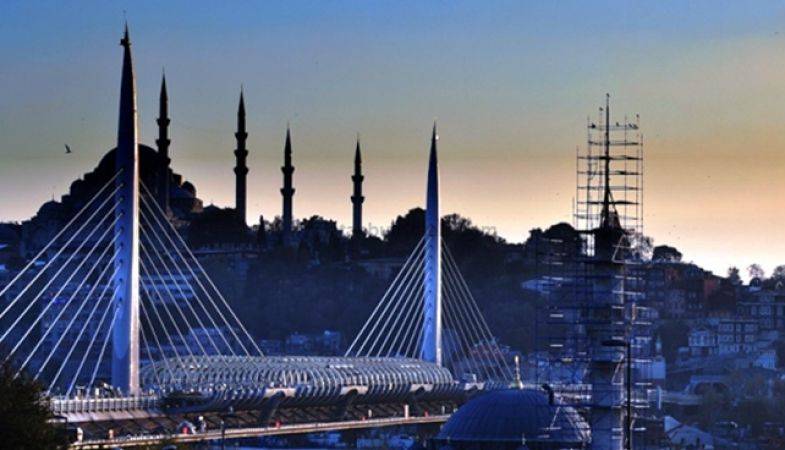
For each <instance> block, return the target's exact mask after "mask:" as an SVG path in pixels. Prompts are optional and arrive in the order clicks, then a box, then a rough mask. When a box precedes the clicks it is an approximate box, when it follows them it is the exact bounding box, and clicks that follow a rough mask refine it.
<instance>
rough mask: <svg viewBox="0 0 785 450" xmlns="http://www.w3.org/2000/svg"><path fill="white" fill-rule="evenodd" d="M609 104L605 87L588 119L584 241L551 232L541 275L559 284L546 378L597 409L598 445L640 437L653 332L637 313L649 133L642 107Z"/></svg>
mask: <svg viewBox="0 0 785 450" xmlns="http://www.w3.org/2000/svg"><path fill="white" fill-rule="evenodd" d="M609 109H610V102H609V97H606V104H605V105H604V107H601V108H599V114H598V117H597V118H596V120H592V119H591V118H589V119H587V126H586V128H587V143H586V146H585V147H584V148H582V149H581V148H577V149H576V197H575V202H574V206H573V207H574V210H573V226H574V228H575V230H576V232H577V236H578V238H577V239H578V242H577V243H570V242H564V241H563V240H562V239H558V238H557V239H551V240H549V241H548V242H547V247H548V252H547V254H545V255H544V256H543V257H542V259H543V260H544V261H543V262H544V264H543V274H542V276H543V278H545V279H546V280H547V282H548V285H549V286H550V287H549V289H548V291H547V292H548V295H547V299H546V304H545V306H544V308H542V311H541V312H540V314H539V315H538V323H544V324H547V326H544V327H543V326H541V325H538V332H537V341H538V344H537V346H538V350H539V351H540V353H539V354H540V355H542V356H541V358H540V359H543V358H545V361H543V363H544V364H545V370H538V373H537V376H538V381H539V382H543V383H548V384H552V385H556V386H558V387H559V389H562V390H566V391H570V393H571V395H569V396H568V397H569V398H568V399H566V400H565V401H566V402H568V403H570V404H572V405H573V406H576V407H578V408H581V409H583V410H584V411H586V413H587V414H588V415H589V422H590V424H591V428H592V448H595V449H619V448H622V447H625V448H627V447H628V446H631V437H630V436H631V434H632V433H628V432H627V430H631V429H632V428H633V425H632V422H633V418H634V416H635V411H636V410H637V409H640V408H644V407H646V404H645V402H643V401H640V400H639V399H642V398H645V392H643V389H644V388H645V386H646V384H645V383H643V382H640V380H636V378H639V377H637V376H636V375H635V373H636V371H638V370H639V368H640V367H642V366H643V365H645V364H647V362H646V360H645V358H643V357H642V355H641V352H640V351H639V348H640V347H641V342H643V340H645V338H647V337H648V330H646V329H645V327H646V324H645V323H644V322H642V321H639V320H638V319H637V317H638V315H639V313H640V312H641V307H640V306H638V304H639V303H640V301H641V299H642V295H643V286H642V282H643V277H642V276H641V267H642V266H641V264H640V262H641V261H642V259H643V258H644V257H645V256H646V255H645V254H644V253H646V250H645V248H646V245H645V243H646V240H645V239H644V238H643V134H642V132H641V129H640V118H639V116H638V115H636V116H635V119H634V120H633V121H630V120H629V119H628V118H627V117H626V116H625V117H624V119H623V121H621V122H615V121H614V122H612V121H611V116H610V110H609ZM570 245H574V247H573V248H572V249H571V248H569V246H570ZM571 251H572V253H570V252H571ZM576 253H577V254H576ZM640 315H641V316H643V317H646V314H640ZM628 361H629V363H628ZM575 385H578V386H581V388H579V389H575V387H574V386H575ZM565 398H567V397H565ZM630 448H631V447H630Z"/></svg>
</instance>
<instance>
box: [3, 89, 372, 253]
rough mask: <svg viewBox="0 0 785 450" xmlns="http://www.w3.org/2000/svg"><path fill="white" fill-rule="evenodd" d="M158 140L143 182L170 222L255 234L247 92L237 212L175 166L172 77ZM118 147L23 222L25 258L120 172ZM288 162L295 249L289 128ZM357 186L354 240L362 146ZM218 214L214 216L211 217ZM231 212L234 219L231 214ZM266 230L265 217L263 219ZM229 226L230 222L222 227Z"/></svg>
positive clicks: (239, 134) (148, 150)
mask: <svg viewBox="0 0 785 450" xmlns="http://www.w3.org/2000/svg"><path fill="white" fill-rule="evenodd" d="M156 123H157V126H158V137H157V138H156V140H155V148H152V147H150V146H147V145H144V144H141V143H140V144H139V173H140V178H141V182H142V184H143V185H144V186H145V187H146V189H148V190H149V191H150V194H151V195H152V196H154V197H155V199H156V202H157V203H158V205H159V206H160V208H161V209H162V210H163V211H165V212H166V214H167V215H168V216H169V218H170V221H171V222H172V223H173V224H174V225H175V227H176V228H177V229H178V230H179V231H180V232H181V233H183V234H187V233H188V231H189V226H190V225H191V224H192V223H194V222H204V221H205V220H208V221H209V220H216V219H215V217H220V218H219V219H217V220H223V221H224V222H225V221H227V220H228V221H229V222H231V224H229V225H230V227H231V230H232V232H233V233H231V234H234V235H241V237H242V236H250V233H251V229H250V228H249V227H248V225H247V224H246V214H247V187H246V186H247V185H246V183H247V181H246V180H247V177H248V172H249V170H248V166H247V165H246V158H247V156H248V149H247V148H246V140H247V138H248V133H247V131H246V113H245V99H244V95H243V92H242V90H241V92H240V100H239V105H238V109H237V131H236V132H235V133H234V136H235V139H236V149H235V150H234V156H235V167H234V174H235V205H234V208H233V209H228V210H220V209H219V208H217V207H214V206H207V207H205V206H204V203H203V201H202V200H201V199H200V198H199V197H198V196H197V191H196V187H195V186H194V185H193V184H192V183H191V182H189V181H187V180H185V179H184V178H183V176H182V175H180V174H178V173H176V172H174V170H172V168H171V158H170V156H169V147H170V145H171V140H170V139H169V125H170V123H171V119H170V117H169V97H168V94H167V91H166V77H165V76H164V77H163V78H162V80H161V90H160V96H159V109H158V118H157V119H156ZM115 151H116V150H115V149H111V150H109V152H107V153H106V154H105V155H104V157H103V158H102V159H101V161H100V163H99V164H98V166H97V167H96V168H95V169H93V171H91V172H89V173H86V174H85V175H84V176H83V177H82V178H80V179H78V180H76V181H74V182H73V183H71V186H70V188H69V190H68V193H67V194H65V195H63V196H62V198H61V199H60V201H55V200H54V199H53V200H51V201H49V202H46V203H44V204H43V205H42V206H41V208H40V209H39V210H38V212H37V213H36V214H35V215H34V216H33V217H32V218H31V219H29V220H27V221H25V222H23V223H22V224H21V227H20V231H19V242H20V249H19V250H20V255H21V256H22V257H29V256H31V255H33V254H35V253H36V252H37V251H38V250H40V249H41V248H43V246H44V245H46V243H47V242H49V241H50V240H51V239H52V238H53V237H54V236H55V235H56V234H57V232H58V231H59V230H60V229H62V228H63V226H64V225H65V224H66V223H67V222H68V220H70V218H71V217H73V216H74V215H75V214H76V213H77V211H79V210H80V209H81V207H82V206H83V205H84V204H85V203H87V202H88V201H89V199H90V198H92V197H93V195H94V194H95V193H96V192H97V191H98V190H99V189H100V188H101V187H102V186H104V185H105V184H106V183H107V182H108V181H109V180H110V179H111V177H112V176H113V175H114V173H115ZM283 153H284V155H283V156H284V163H283V166H282V167H281V172H282V174H283V186H282V188H281V197H282V211H281V219H280V224H281V226H280V230H276V231H277V233H278V234H279V236H276V239H277V241H278V242H281V243H283V244H285V245H292V244H294V243H295V241H296V233H295V231H296V230H295V219H294V216H293V207H294V194H295V189H294V180H293V175H294V169H295V168H294V165H293V164H292V139H291V130H290V129H289V128H288V127H287V130H286V139H285V143H284V152H283ZM351 180H352V183H353V191H352V196H351V197H350V199H351V203H352V238H358V237H360V236H363V229H362V205H363V202H364V200H365V197H364V196H363V193H362V183H363V180H364V176H363V174H362V158H361V154H360V142H359V139H358V141H357V147H356V150H355V157H354V174H353V175H352V176H351ZM210 213H213V214H212V216H213V217H211V218H208V216H210V215H211V214H210ZM226 213H228V217H227V214H226ZM259 220H260V223H261V224H262V226H263V220H264V219H263V218H262V217H260V219H259ZM222 225H224V229H225V228H226V227H225V225H226V224H225V223H224V224H222Z"/></svg>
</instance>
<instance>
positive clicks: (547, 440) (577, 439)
mask: <svg viewBox="0 0 785 450" xmlns="http://www.w3.org/2000/svg"><path fill="white" fill-rule="evenodd" d="M589 436H590V433H589V426H588V424H587V423H586V421H585V420H584V419H583V418H582V417H581V416H580V415H579V414H578V412H577V411H576V410H575V409H574V408H572V407H570V406H565V405H561V404H559V403H558V401H553V399H552V397H549V395H548V393H546V392H545V391H543V390H540V389H505V390H498V391H491V392H488V393H486V394H483V395H481V396H479V397H477V398H475V399H473V400H471V401H469V402H468V403H466V404H465V405H463V406H461V407H460V408H459V409H458V411H456V412H455V414H453V415H452V417H451V418H450V420H448V421H447V423H445V424H444V426H443V427H442V429H441V431H440V432H439V434H438V435H437V436H436V437H435V438H434V443H435V444H436V447H437V448H440V449H456V450H457V449H469V448H471V449H474V448H498V449H528V450H550V449H584V448H587V447H588V444H589Z"/></svg>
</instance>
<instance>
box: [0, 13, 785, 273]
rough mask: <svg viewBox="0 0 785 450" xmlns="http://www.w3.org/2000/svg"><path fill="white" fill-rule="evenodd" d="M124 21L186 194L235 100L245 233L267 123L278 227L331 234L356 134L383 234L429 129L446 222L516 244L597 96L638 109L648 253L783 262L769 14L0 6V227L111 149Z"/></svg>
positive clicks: (207, 179)
mask: <svg viewBox="0 0 785 450" xmlns="http://www.w3.org/2000/svg"><path fill="white" fill-rule="evenodd" d="M123 11H125V15H126V17H127V19H128V21H129V23H130V26H131V33H132V41H133V43H134V48H133V50H134V57H135V64H136V72H137V79H138V88H139V109H140V127H141V138H142V142H145V143H147V144H150V145H152V144H153V142H154V139H155V125H154V119H155V114H156V101H157V96H158V85H159V83H160V77H161V72H162V70H164V69H165V70H166V75H167V80H168V87H169V94H170V110H171V115H172V126H171V135H172V147H171V153H172V157H173V160H174V162H173V165H174V168H175V169H176V170H177V171H178V172H180V173H182V174H183V175H184V176H185V177H186V178H187V179H189V180H191V181H192V182H194V184H196V186H197V188H198V189H199V195H200V197H202V198H203V199H204V200H205V201H206V202H208V203H209V202H213V203H216V204H218V205H227V206H228V205H231V204H232V203H233V200H232V195H233V194H232V192H233V179H232V172H231V167H232V164H233V157H232V153H231V152H232V150H233V148H234V138H233V135H232V133H233V131H234V120H235V111H236V104H237V96H238V91H239V88H240V85H241V84H242V85H244V86H245V93H246V102H247V109H248V122H249V123H248V129H249V130H248V131H249V135H250V136H249V140H248V146H249V149H250V152H251V153H250V155H249V162H248V163H249V166H250V170H251V172H250V173H249V221H251V222H255V221H256V220H257V218H258V215H259V214H264V215H265V217H268V218H271V217H273V216H274V215H276V214H279V211H280V194H279V193H278V187H279V186H280V182H281V175H280V171H279V166H280V164H281V157H282V155H281V149H282V146H283V137H284V130H285V127H286V123H287V122H290V123H291V126H292V133H293V142H294V159H295V165H296V167H297V171H296V172H295V187H296V188H297V195H296V197H295V214H296V215H297V216H299V217H303V216H308V215H311V214H321V215H324V216H326V217H331V218H335V219H337V220H339V222H341V223H343V224H348V223H350V214H351V209H350V204H349V200H348V197H349V195H350V190H351V185H350V181H349V175H350V171H351V158H352V154H353V150H354V139H355V135H356V133H358V132H359V133H360V134H361V136H362V142H363V149H364V161H365V170H366V183H365V190H366V197H367V200H366V203H365V206H366V219H367V221H368V222H371V223H373V224H375V225H377V226H385V225H387V224H388V223H389V222H390V220H391V219H392V218H393V217H394V215H396V214H399V213H401V212H403V211H405V210H406V209H408V208H409V207H411V206H415V205H421V204H422V203H423V198H424V184H425V163H426V157H427V155H426V152H427V146H428V134H429V130H430V126H431V123H432V121H433V120H434V118H438V120H439V129H440V134H441V141H440V143H441V157H442V186H443V192H444V194H443V197H444V201H443V205H444V209H445V212H447V211H450V212H451V211H456V212H459V213H461V214H464V215H466V216H468V217H470V218H472V219H473V220H474V221H475V222H476V223H478V224H480V225H485V226H495V227H496V228H497V230H498V231H499V233H500V234H501V235H502V236H504V237H505V238H507V239H509V240H511V241H522V240H523V239H525V237H526V235H527V233H528V230H529V229H530V228H532V227H536V226H547V225H549V224H551V223H554V222H556V221H559V220H569V218H570V217H569V214H570V211H571V207H570V204H571V199H572V197H573V196H574V164H575V161H574V149H575V146H577V145H582V143H583V141H585V131H584V128H583V127H584V124H585V120H586V116H587V115H589V114H593V113H594V112H595V111H596V108H597V107H598V106H599V104H600V103H601V102H602V100H603V96H604V94H605V92H610V93H611V95H612V110H613V111H618V112H619V115H621V114H625V113H627V114H635V113H640V114H641V121H642V125H643V129H644V132H645V135H646V143H647V144H646V155H647V166H646V170H647V174H646V209H645V214H646V225H647V227H646V231H647V233H648V234H651V235H652V236H653V237H654V238H655V241H656V242H658V243H669V244H673V245H676V246H678V247H679V248H681V249H682V250H683V251H684V253H685V255H686V256H687V258H689V259H693V260H695V261H697V262H699V263H701V264H704V265H706V266H708V267H710V268H712V269H714V270H716V271H719V272H724V270H725V268H726V267H727V266H728V265H730V264H737V265H740V266H746V265H747V264H750V263H752V262H761V263H763V264H764V266H767V267H772V266H773V265H775V264H780V263H785V257H781V256H780V255H785V239H783V238H785V236H783V234H785V233H784V232H783V226H782V224H783V222H785V213H783V212H782V208H781V204H782V202H781V200H780V197H781V195H780V194H781V193H782V192H783V190H785V177H784V176H783V175H785V170H784V169H783V167H785V160H784V159H785V158H783V145H785V139H783V136H785V101H783V100H785V83H783V80H785V27H783V26H782V24H783V23H785V21H783V18H785V17H784V16H785V7H783V6H782V5H781V3H778V2H755V3H752V4H744V3H743V2H717V1H704V2H676V1H674V2H656V3H652V2H591V3H588V2H569V1H567V2H564V1H562V2H517V1H516V2H512V1H509V2H493V1H492V2H462V1H451V2H447V1H435V2H400V1H396V2H392V1H390V2H373V1H357V2H333V1H318V2H317V1H314V2H298V1H294V2H242V1H234V2H185V1H180V2H177V1H175V2H111V1H101V2H99V1H95V2H87V1H85V2H68V3H66V2H54V1H52V2H15V1H6V2H3V3H2V4H0V17H2V19H0V57H2V60H3V64H1V65H0V99H2V100H1V101H0V192H6V193H14V195H5V196H3V198H2V199H0V218H2V219H6V220H22V219H25V218H27V217H29V216H30V215H32V214H33V213H34V212H35V211H36V209H37V208H38V206H39V205H40V204H41V203H43V202H44V201H46V200H49V199H50V198H52V197H53V196H55V197H59V196H60V195H62V194H63V193H65V191H66V190H67V187H68V184H69V183H70V181H72V180H74V179H76V178H77V177H79V176H80V175H81V174H83V173H84V172H86V171H88V170H90V169H91V168H92V167H93V166H94V165H95V164H96V163H97V161H98V159H99V158H100V156H101V155H102V154H103V153H104V152H105V151H106V150H107V149H108V148H111V147H112V145H113V141H114V135H115V132H116V110H117V101H118V99H117V91H118V84H119V76H120V72H119V69H120V67H119V65H120V57H121V54H120V48H119V46H118V45H117V44H118V40H119V37H120V33H121V28H122V23H123V20H124V19H123V16H124V12H123ZM65 143H68V144H69V145H70V146H71V147H72V148H73V149H74V151H75V153H74V154H73V155H71V156H70V157H66V156H65V155H64V154H63V153H64V152H63V144H65ZM772 242H774V244H772ZM779 242H782V244H778V243H779Z"/></svg>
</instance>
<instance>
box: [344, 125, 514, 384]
mask: <svg viewBox="0 0 785 450" xmlns="http://www.w3.org/2000/svg"><path fill="white" fill-rule="evenodd" d="M438 139H439V137H438V134H437V133H436V124H434V127H433V133H432V135H431V150H430V156H429V164H428V182H427V194H426V211H425V234H424V236H423V237H422V239H420V241H419V242H418V243H417V245H416V246H415V248H414V250H413V251H412V253H411V254H410V255H409V257H408V258H407V259H406V261H405V262H404V264H403V267H402V268H401V269H400V271H399V272H398V274H397V275H396V276H395V278H394V279H393V282H392V283H391V285H390V286H389V287H388V288H387V291H386V292H385V293H384V295H383V296H382V299H381V301H380V302H379V303H378V304H377V305H376V308H375V309H374V310H373V312H372V313H371V316H370V317H369V318H368V320H367V321H366V322H365V324H364V325H363V327H362V328H361V329H360V332H359V333H358V334H357V336H356V337H355V339H354V341H353V342H352V344H351V345H350V346H349V349H348V350H347V351H346V356H352V357H405V358H421V359H423V360H425V361H429V362H432V363H435V364H437V365H439V366H444V367H447V368H448V369H450V371H451V372H452V374H453V376H454V377H456V378H462V379H467V380H466V381H472V380H478V381H501V382H505V383H506V382H510V381H511V380H512V379H513V373H512V370H511V367H510V363H509V361H507V360H506V359H505V357H504V354H503V352H502V351H501V348H500V346H499V344H498V342H497V341H496V339H495V338H494V337H493V334H492V333H491V331H490V328H489V327H488V324H487V323H486V321H485V318H484V317H483V315H482V313H481V311H480V309H479V307H478V306H477V302H476V301H475V299H474V297H473V296H472V293H471V291H470V290H469V288H468V286H467V284H466V281H465V280H464V278H463V276H462V275H461V272H460V270H459V269H458V265H457V263H456V262H455V259H454V258H453V257H452V254H451V253H450V250H449V248H448V247H447V245H446V244H445V243H444V241H443V240H442V235H441V226H440V225H441V224H440V218H441V216H440V214H439V169H438V155H437V142H438Z"/></svg>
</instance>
